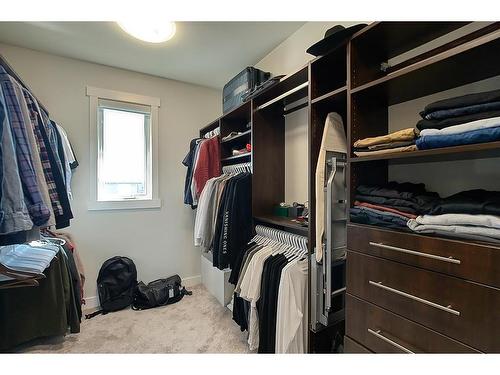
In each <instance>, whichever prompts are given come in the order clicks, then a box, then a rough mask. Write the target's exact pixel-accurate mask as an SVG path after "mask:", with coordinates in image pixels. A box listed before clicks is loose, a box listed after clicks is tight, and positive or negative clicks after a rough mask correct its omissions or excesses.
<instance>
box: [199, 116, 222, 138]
mask: <svg viewBox="0 0 500 375" xmlns="http://www.w3.org/2000/svg"><path fill="white" fill-rule="evenodd" d="M219 120H220V119H217V120H215V121H213V122H211V123H210V124H208V125H207V126H204V127H203V128H201V129H200V137H203V136H204V135H205V134H206V133H208V132H209V131H212V130H214V129H216V128H218V127H219V125H220V121H219Z"/></svg>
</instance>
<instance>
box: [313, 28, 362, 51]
mask: <svg viewBox="0 0 500 375" xmlns="http://www.w3.org/2000/svg"><path fill="white" fill-rule="evenodd" d="M365 26H366V23H360V24H357V25H353V26H350V27H348V28H345V27H344V26H342V25H335V26H333V27H332V28H330V29H328V30H326V33H325V37H324V38H323V39H321V40H320V41H319V42H317V43H314V44H313V45H312V46H311V47H309V48H308V49H307V51H306V52H307V53H310V54H311V55H314V56H321V55H326V54H327V53H328V52H331V51H333V50H335V49H337V48H339V47H340V46H343V45H344V44H345V43H347V41H348V40H349V38H350V37H351V36H352V35H353V34H355V33H357V32H358V31H359V30H361V29H362V28H363V27H365Z"/></svg>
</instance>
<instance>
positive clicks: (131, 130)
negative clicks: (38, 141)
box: [87, 87, 160, 210]
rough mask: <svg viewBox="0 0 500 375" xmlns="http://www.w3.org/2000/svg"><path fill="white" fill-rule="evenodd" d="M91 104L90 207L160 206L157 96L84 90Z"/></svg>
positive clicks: (94, 89)
mask: <svg viewBox="0 0 500 375" xmlns="http://www.w3.org/2000/svg"><path fill="white" fill-rule="evenodd" d="M87 95H88V96H90V106H91V121H90V122H91V124H90V126H91V136H92V147H91V149H92V150H91V166H92V167H93V168H92V173H91V189H90V191H91V197H90V204H89V209H97V210H98V209H137V208H154V207H160V201H159V199H158V186H157V185H158V183H157V181H158V178H157V175H156V170H157V163H156V158H155V155H157V150H156V145H157V143H156V142H154V141H153V140H156V135H155V133H156V129H157V121H158V120H157V119H158V107H159V99H156V98H149V97H143V96H138V95H133V94H127V93H120V92H116V91H112V90H103V89H96V88H91V87H88V88H87Z"/></svg>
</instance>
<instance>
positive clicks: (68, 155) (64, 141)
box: [52, 121, 78, 199]
mask: <svg viewBox="0 0 500 375" xmlns="http://www.w3.org/2000/svg"><path fill="white" fill-rule="evenodd" d="M52 122H53V124H54V125H55V127H56V130H57V132H58V135H59V137H58V138H59V139H60V140H61V146H62V153H63V155H64V160H65V163H64V174H65V182H66V190H67V191H68V196H69V198H70V199H73V193H72V191H71V178H72V176H73V172H72V169H75V168H76V167H77V166H78V162H77V160H76V158H75V154H74V153H73V149H72V147H71V144H70V143H69V139H68V135H67V134H66V131H65V130H64V129H63V127H62V126H60V125H58V124H57V123H55V122H54V121H52Z"/></svg>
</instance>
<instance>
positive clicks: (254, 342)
mask: <svg viewBox="0 0 500 375" xmlns="http://www.w3.org/2000/svg"><path fill="white" fill-rule="evenodd" d="M273 250H274V249H273V248H272V247H271V246H265V247H264V248H262V249H261V250H259V251H258V252H257V253H256V254H255V255H254V256H253V257H252V260H251V261H250V264H249V265H248V268H247V271H246V272H245V276H244V277H243V280H242V282H241V291H240V297H241V298H243V299H245V300H247V301H249V302H250V319H249V320H250V321H249V323H248V345H249V347H250V350H256V349H258V347H259V316H258V312H257V301H258V300H259V298H260V284H261V281H262V271H263V269H264V262H265V260H266V259H267V258H268V257H269V256H271V254H272V252H273Z"/></svg>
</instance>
